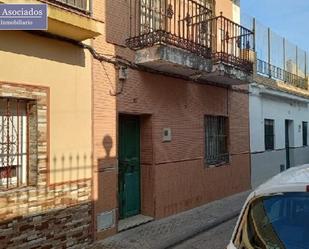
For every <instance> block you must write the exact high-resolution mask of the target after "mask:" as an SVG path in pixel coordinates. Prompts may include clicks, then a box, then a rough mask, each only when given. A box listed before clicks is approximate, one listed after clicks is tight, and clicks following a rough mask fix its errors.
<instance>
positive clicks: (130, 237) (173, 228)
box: [90, 192, 248, 249]
mask: <svg viewBox="0 0 309 249" xmlns="http://www.w3.org/2000/svg"><path fill="white" fill-rule="evenodd" d="M247 196H248V192H244V193H240V194H237V195H234V196H230V197H227V198H223V199H221V200H217V201H214V202H212V203H208V204H206V205H203V206H201V207H198V208H195V209H191V210H188V211H186V212H183V213H179V214H176V215H172V216H170V217H167V218H164V219H161V220H156V221H153V222H150V223H147V224H145V225H142V226H139V227H136V228H133V229H130V230H127V231H124V232H121V233H118V234H116V235H114V236H112V237H109V238H107V239H105V240H101V241H98V242H96V243H95V244H94V245H92V246H91V247H90V248H91V249H163V248H173V246H174V248H183V249H186V248H206V249H216V248H220V249H221V248H222V249H224V248H225V246H226V245H227V242H228V240H229V238H230V235H231V231H232V229H233V225H234V223H235V217H237V216H238V214H239V212H240V209H241V207H242V205H243V203H244V201H245V199H246V197H247ZM206 231H208V232H206ZM182 241H184V242H182Z"/></svg>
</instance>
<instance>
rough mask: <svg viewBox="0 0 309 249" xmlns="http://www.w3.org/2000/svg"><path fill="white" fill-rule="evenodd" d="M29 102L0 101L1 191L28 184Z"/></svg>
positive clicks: (16, 100)
mask: <svg viewBox="0 0 309 249" xmlns="http://www.w3.org/2000/svg"><path fill="white" fill-rule="evenodd" d="M28 152H29V103H28V102H27V101H26V100H21V99H13V98H0V189H10V188H14V187H19V186H23V185H27V183H28V164H29V154H28Z"/></svg>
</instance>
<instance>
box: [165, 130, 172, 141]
mask: <svg viewBox="0 0 309 249" xmlns="http://www.w3.org/2000/svg"><path fill="white" fill-rule="evenodd" d="M170 141H172V130H171V128H164V129H163V142H170Z"/></svg>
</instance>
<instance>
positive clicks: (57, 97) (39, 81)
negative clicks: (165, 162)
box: [0, 31, 92, 183]
mask: <svg viewBox="0 0 309 249" xmlns="http://www.w3.org/2000/svg"><path fill="white" fill-rule="evenodd" d="M1 81H5V82H11V83H20V84H30V85H40V86H46V87H49V88H50V157H51V158H50V169H51V176H50V181H51V183H59V182H63V181H69V180H76V179H82V178H90V177H91V127H92V125H91V57H90V55H89V53H88V52H87V51H84V50H83V49H81V48H79V47H76V46H74V45H71V44H69V43H65V42H62V41H58V40H54V39H49V38H45V37H41V36H38V35H33V34H30V33H27V32H22V31H0V82H1ZM77 169H78V170H77Z"/></svg>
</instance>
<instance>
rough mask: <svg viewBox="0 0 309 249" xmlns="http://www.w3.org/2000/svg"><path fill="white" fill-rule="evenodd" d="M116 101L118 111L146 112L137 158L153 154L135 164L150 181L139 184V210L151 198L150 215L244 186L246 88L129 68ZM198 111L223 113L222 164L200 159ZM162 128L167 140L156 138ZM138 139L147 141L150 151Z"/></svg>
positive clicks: (201, 124) (247, 174) (176, 209)
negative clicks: (226, 156) (225, 151)
mask: <svg viewBox="0 0 309 249" xmlns="http://www.w3.org/2000/svg"><path fill="white" fill-rule="evenodd" d="M117 100H118V102H117V107H118V112H119V113H132V114H140V115H142V116H141V117H143V115H144V114H147V116H148V117H149V118H148V122H150V123H151V124H148V125H151V126H152V130H151V134H149V132H147V128H146V127H147V126H146V124H145V125H144V128H143V124H144V122H145V121H144V120H143V119H142V121H141V122H142V130H141V134H142V138H141V146H142V148H141V157H142V162H143V158H151V153H152V155H153V156H154V160H152V163H151V165H147V167H146V166H145V165H144V164H143V163H142V165H141V167H142V172H143V169H147V170H144V172H145V171H146V172H151V173H148V174H146V173H145V175H144V174H143V175H142V177H145V178H142V179H141V181H142V183H143V182H147V183H148V184H151V182H153V184H154V191H152V189H151V188H146V187H145V186H144V188H143V185H142V199H146V200H147V203H148V204H147V203H146V206H145V207H143V206H142V207H143V208H142V212H143V209H144V210H148V209H149V208H150V209H151V205H153V203H155V211H154V216H155V217H164V216H168V215H171V214H174V213H177V212H180V211H183V210H186V209H190V208H193V207H196V206H198V205H201V204H203V203H206V202H209V201H212V200H215V199H219V198H222V197H224V196H227V195H231V194H233V193H237V192H240V191H244V190H247V189H248V188H249V187H250V163H249V123H248V122H249V120H248V112H249V111H248V93H247V92H246V87H245V89H237V88H235V89H227V88H223V87H215V86H210V85H207V84H205V85H202V84H196V83H192V82H188V81H184V80H179V79H174V78H170V77H165V76H160V75H155V74H149V73H145V72H139V71H134V70H130V71H129V79H128V80H127V81H126V82H125V85H124V89H123V93H122V94H120V95H119V96H118V98H117ZM204 115H223V116H228V117H229V126H230V128H229V133H230V137H229V140H230V146H229V147H230V148H229V152H230V153H231V160H230V163H229V164H227V165H223V166H221V167H218V168H207V167H206V166H205V164H204V143H205V133H204ZM149 120H151V121H149ZM163 128H171V131H172V141H171V142H163V141H162V136H163ZM144 129H145V130H144ZM147 139H148V140H150V139H151V141H148V142H147ZM143 144H146V145H147V144H152V145H153V147H152V149H153V151H152V150H151V149H147V147H145V148H144V146H143ZM148 161H150V162H151V160H149V159H148ZM150 175H151V177H150ZM143 196H144V197H143ZM142 204H144V203H142Z"/></svg>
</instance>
